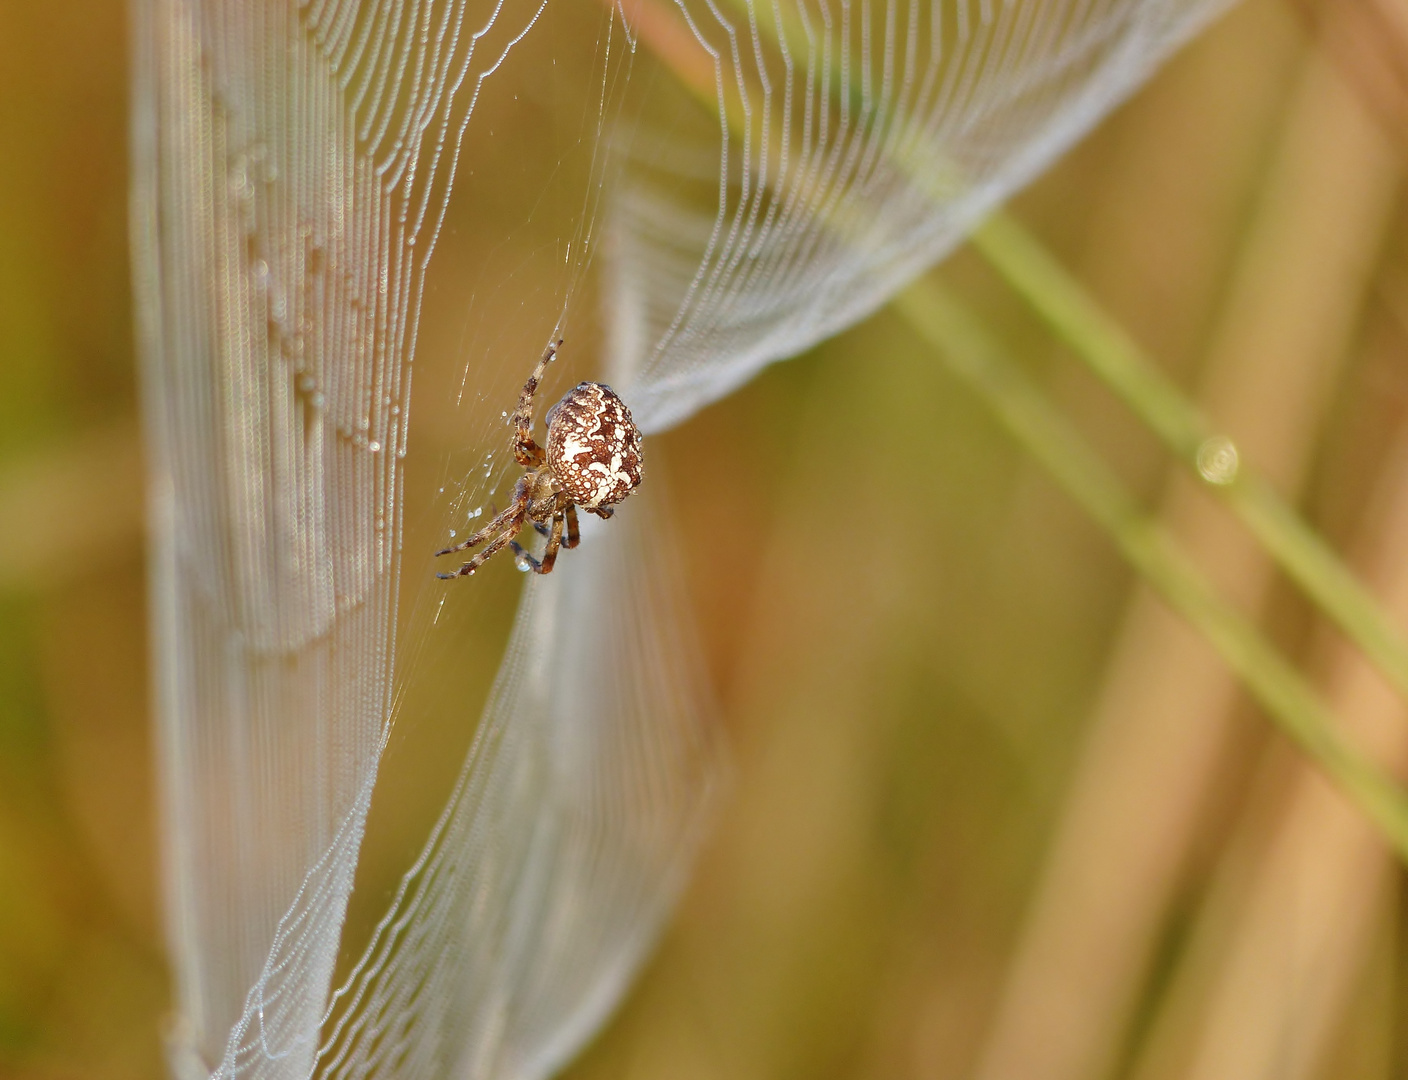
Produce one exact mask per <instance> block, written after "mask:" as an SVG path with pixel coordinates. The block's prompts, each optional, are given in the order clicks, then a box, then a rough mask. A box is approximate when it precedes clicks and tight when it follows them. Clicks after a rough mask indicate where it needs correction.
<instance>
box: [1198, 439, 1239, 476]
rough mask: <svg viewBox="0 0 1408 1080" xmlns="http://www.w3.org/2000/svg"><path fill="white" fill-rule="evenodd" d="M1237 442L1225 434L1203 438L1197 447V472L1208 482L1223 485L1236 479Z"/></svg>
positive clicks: (1237, 461)
mask: <svg viewBox="0 0 1408 1080" xmlns="http://www.w3.org/2000/svg"><path fill="white" fill-rule="evenodd" d="M1238 464H1239V460H1238V456H1237V444H1236V443H1234V442H1233V441H1232V440H1231V439H1229V438H1228V437H1227V436H1226V435H1214V436H1212V437H1211V438H1209V439H1204V440H1203V444H1202V445H1201V446H1200V447H1198V472H1199V473H1200V474H1201V475H1202V478H1203V479H1204V480H1206V481H1207V482H1208V483H1209V484H1217V485H1218V486H1219V487H1225V486H1226V485H1228V484H1230V483H1232V482H1233V481H1234V480H1236V479H1237V467H1238Z"/></svg>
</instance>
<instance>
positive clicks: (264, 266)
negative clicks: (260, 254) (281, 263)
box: [250, 259, 269, 284]
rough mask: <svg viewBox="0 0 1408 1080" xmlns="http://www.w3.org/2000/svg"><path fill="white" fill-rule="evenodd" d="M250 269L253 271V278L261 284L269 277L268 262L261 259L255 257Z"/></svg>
mask: <svg viewBox="0 0 1408 1080" xmlns="http://www.w3.org/2000/svg"><path fill="white" fill-rule="evenodd" d="M250 269H251V270H253V271H254V279H255V280H256V281H258V282H260V283H261V284H262V283H263V282H265V281H266V280H267V279H268V277H269V264H268V263H266V262H265V261H264V260H263V259H255V260H254V265H253V266H251V267H250Z"/></svg>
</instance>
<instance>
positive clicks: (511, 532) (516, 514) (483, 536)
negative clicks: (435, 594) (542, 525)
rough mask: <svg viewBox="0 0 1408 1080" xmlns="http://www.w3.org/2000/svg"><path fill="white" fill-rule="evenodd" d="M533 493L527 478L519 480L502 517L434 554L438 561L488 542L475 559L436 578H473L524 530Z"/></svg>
mask: <svg viewBox="0 0 1408 1080" xmlns="http://www.w3.org/2000/svg"><path fill="white" fill-rule="evenodd" d="M532 493H533V485H532V484H531V483H530V482H529V478H528V477H526V476H525V477H523V478H522V479H520V480H519V481H518V483H517V484H515V485H514V488H513V502H511V503H509V505H508V508H507V509H505V510H504V511H503V513H501V514H496V515H494V518H493V520H492V521H490V522H489V523H488V524H487V525H485V526H484V528H482V529H480V530H479V531H478V532H477V533H475V534H474V535H473V536H471V537H469V538H468V539H466V540H462V541H460V543H458V544H454V545H453V546H451V547H447V548H443V549H441V550H440V551H437V552H436V553H435V554H436V556H437V557H438V556H440V555H449V554H450V553H452V552H455V551H463V550H464V549H465V548H472V547H475V546H476V545H478V544H482V543H484V541H485V540H489V544H488V546H487V547H485V548H484V550H483V551H481V552H479V554H477V555H476V556H474V558H472V559H470V560H469V562H467V563H465V564H464V565H463V566H461V567H460V568H459V569H458V570H456V571H454V573H450V574H436V575H435V576H436V577H438V578H444V579H446V580H448V579H449V578H457V577H464V576H465V575H467V574H472V573H474V571H476V570H478V569H479V568H480V567H481V566H483V565H484V564H485V563H486V562H488V561H489V559H490V558H492V557H493V556H494V555H497V554H498V553H499V552H500V551H502V550H503V549H504V548H505V547H507V546H508V545H509V544H511V543H512V542H513V538H514V537H515V536H517V535H518V530H519V529H521V528H523V517H524V515H525V514H526V513H527V510H528V502H529V499H530V498H531V497H532ZM496 533H497V534H498V535H497V536H496V535H495V534H496ZM490 537H493V539H490Z"/></svg>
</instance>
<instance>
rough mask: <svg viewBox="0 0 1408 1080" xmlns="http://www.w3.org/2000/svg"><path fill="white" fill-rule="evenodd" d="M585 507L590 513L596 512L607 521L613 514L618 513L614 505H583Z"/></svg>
mask: <svg viewBox="0 0 1408 1080" xmlns="http://www.w3.org/2000/svg"><path fill="white" fill-rule="evenodd" d="M583 509H584V510H586V512H587V513H589V514H595V515H596V516H597V517H599V518H601V520H602V521H606V520H607V519H608V518H610V517H611V515H612V514H614V513H616V508H615V507H614V506H587V507H583Z"/></svg>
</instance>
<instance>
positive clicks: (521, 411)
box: [513, 338, 562, 468]
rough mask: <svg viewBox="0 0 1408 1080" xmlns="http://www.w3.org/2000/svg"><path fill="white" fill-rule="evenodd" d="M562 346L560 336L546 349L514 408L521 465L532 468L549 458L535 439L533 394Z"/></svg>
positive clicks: (515, 441) (515, 450) (515, 453)
mask: <svg viewBox="0 0 1408 1080" xmlns="http://www.w3.org/2000/svg"><path fill="white" fill-rule="evenodd" d="M561 347H562V339H561V338H558V339H557V341H556V342H554V343H553V344H551V345H549V346H548V347H547V349H545V350H544V352H543V356H542V359H541V360H539V361H538V366H537V367H535V368H534V369H533V374H531V375H529V376H528V381H527V382H526V383H524V384H523V392H522V393H521V394H519V395H518V408H516V409H514V410H513V426H514V439H513V456H514V458H515V459H516V460H517V461H518V464H520V465H523V466H527V467H530V468H531V467H533V466H535V465H541V464H542V463H543V462H544V461H545V460H547V455H546V454H545V453H544V452H543V448H542V447H541V446H539V445H538V444H537V443H536V442H534V441H533V396H534V395H535V394H536V393H537V392H538V383H539V382H541V381H542V378H543V374H544V372H546V371H547V369H548V365H549V364H551V363H552V361H553V357H555V356H556V355H557V350H558V349H560V348H561Z"/></svg>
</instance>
